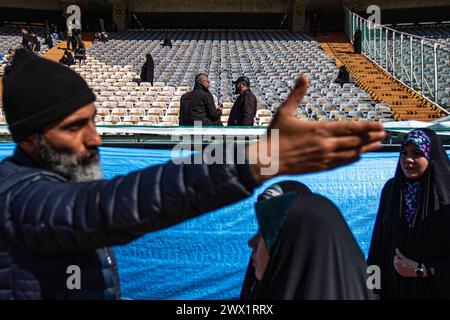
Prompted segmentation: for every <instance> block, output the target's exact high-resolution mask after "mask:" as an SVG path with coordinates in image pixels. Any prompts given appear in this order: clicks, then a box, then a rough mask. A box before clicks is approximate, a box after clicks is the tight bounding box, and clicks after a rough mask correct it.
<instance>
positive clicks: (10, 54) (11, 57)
mask: <svg viewBox="0 0 450 320" xmlns="http://www.w3.org/2000/svg"><path fill="white" fill-rule="evenodd" d="M14 53H15V50H13V49H9V50H8V54H7V55H6V56H5V57H4V60H5V62H6V63H7V64H8V65H11V64H12V63H13V61H14Z"/></svg>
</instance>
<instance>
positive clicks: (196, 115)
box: [180, 73, 222, 126]
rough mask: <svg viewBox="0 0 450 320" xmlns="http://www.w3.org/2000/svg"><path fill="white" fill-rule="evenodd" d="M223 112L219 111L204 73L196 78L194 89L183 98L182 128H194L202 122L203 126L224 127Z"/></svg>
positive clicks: (181, 106)
mask: <svg viewBox="0 0 450 320" xmlns="http://www.w3.org/2000/svg"><path fill="white" fill-rule="evenodd" d="M221 116H222V110H220V109H217V108H216V105H215V103H214V97H213V95H212V94H211V92H209V79H208V76H207V75H206V74H204V73H199V74H198V75H197V76H196V77H195V85H194V89H193V90H192V91H190V92H188V93H185V94H184V95H183V96H181V100H180V126H193V125H194V122H197V121H198V122H201V123H202V125H203V126H222V122H221V121H220V117H221Z"/></svg>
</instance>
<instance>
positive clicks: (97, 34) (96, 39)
mask: <svg viewBox="0 0 450 320" xmlns="http://www.w3.org/2000/svg"><path fill="white" fill-rule="evenodd" d="M94 41H100V32H96V33H94Z"/></svg>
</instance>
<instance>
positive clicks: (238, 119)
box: [228, 76, 256, 127]
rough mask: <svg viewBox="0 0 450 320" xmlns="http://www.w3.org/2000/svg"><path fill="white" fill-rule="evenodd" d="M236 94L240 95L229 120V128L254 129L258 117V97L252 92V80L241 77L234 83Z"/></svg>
mask: <svg viewBox="0 0 450 320" xmlns="http://www.w3.org/2000/svg"><path fill="white" fill-rule="evenodd" d="M233 84H234V86H235V88H236V94H240V95H239V97H238V98H237V100H236V102H235V103H234V105H233V108H232V109H231V111H230V117H229V118H228V126H243V127H252V126H253V123H254V120H255V115H256V96H255V95H254V94H253V92H251V90H250V80H249V78H247V77H244V76H242V77H239V78H238V79H237V80H236V81H235V82H233Z"/></svg>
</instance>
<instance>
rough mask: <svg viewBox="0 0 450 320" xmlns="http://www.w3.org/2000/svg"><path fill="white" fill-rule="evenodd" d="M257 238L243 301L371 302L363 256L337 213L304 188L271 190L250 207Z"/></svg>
mask: <svg viewBox="0 0 450 320" xmlns="http://www.w3.org/2000/svg"><path fill="white" fill-rule="evenodd" d="M255 210H256V216H257V220H258V224H259V231H258V233H257V234H256V235H255V236H254V237H253V238H252V239H251V240H250V241H249V246H250V247H251V248H252V249H253V253H252V258H251V261H250V264H249V266H248V269H247V273H246V276H245V280H244V285H243V287H242V291H241V297H240V298H241V299H243V300H260V299H263V300H268V299H275V300H303V299H312V300H344V299H350V300H360V299H371V298H372V295H371V293H370V292H369V290H368V289H367V285H366V278H367V268H366V264H365V261H364V256H363V254H362V252H361V250H360V248H359V247H358V245H357V244H356V242H355V239H354V238H353V235H352V233H351V232H350V230H349V228H348V226H347V224H346V223H345V221H344V219H343V218H342V216H341V214H340V212H339V210H338V209H337V208H336V207H335V206H334V205H333V204H332V203H331V202H330V201H329V200H327V199H326V198H324V197H321V196H319V195H315V194H313V193H311V191H310V190H309V189H308V187H306V186H305V185H303V184H301V183H298V182H295V181H286V182H281V183H278V184H275V185H272V186H271V187H270V188H268V189H267V190H266V191H264V193H263V194H262V195H261V196H260V197H258V202H257V203H256V205H255Z"/></svg>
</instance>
